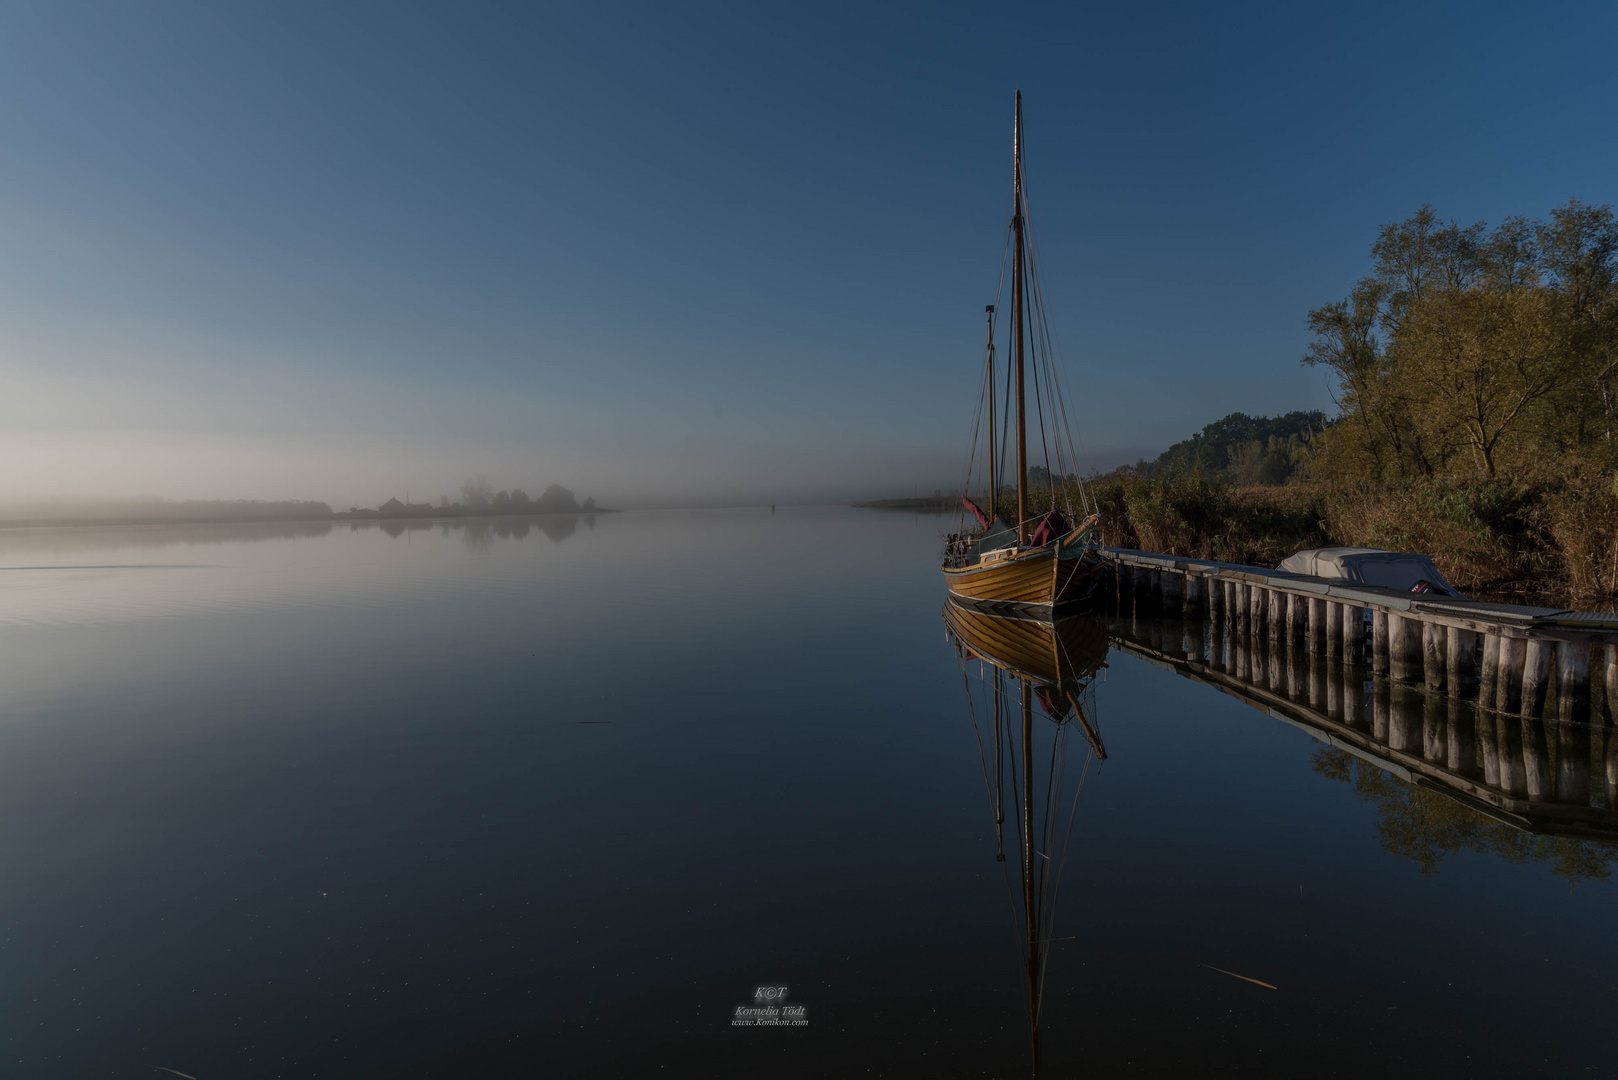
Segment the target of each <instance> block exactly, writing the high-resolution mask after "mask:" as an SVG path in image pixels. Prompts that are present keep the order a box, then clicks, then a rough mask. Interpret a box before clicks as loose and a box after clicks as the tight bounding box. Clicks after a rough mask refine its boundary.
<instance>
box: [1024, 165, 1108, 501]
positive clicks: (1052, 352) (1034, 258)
mask: <svg viewBox="0 0 1618 1080" xmlns="http://www.w3.org/2000/svg"><path fill="white" fill-rule="evenodd" d="M1022 195H1023V218H1024V221H1026V222H1030V223H1031V222H1032V217H1033V215H1032V212H1031V211H1030V208H1029V205H1028V185H1027V183H1026V182H1025V183H1024V184H1023V193H1022ZM1028 232H1029V233H1030V235H1029V236H1028V237H1027V241H1028V243H1027V247H1028V257H1029V260H1030V262H1031V263H1033V265H1034V266H1035V268H1036V270H1035V289H1036V290H1038V304H1039V311H1040V322H1041V326H1042V331H1043V336H1044V338H1045V341H1046V351H1047V354H1048V356H1049V366H1050V373H1051V379H1052V381H1053V383H1055V389H1056V405H1055V406H1054V408H1055V409H1058V410H1059V411H1060V416H1061V424H1062V429H1063V430H1064V431H1065V433H1066V435H1067V439H1068V456H1069V458H1070V464H1071V467H1072V471H1073V475H1074V480H1075V481H1076V484H1077V487H1078V490H1079V505H1080V507H1081V508H1082V509H1083V510H1084V511H1085V513H1086V515H1088V514H1090V513H1093V512H1094V510H1093V509H1092V506H1093V503H1092V501H1091V499H1090V493H1089V487H1088V485H1087V484H1086V483H1085V482H1084V479H1083V477H1081V476H1080V475H1079V473H1078V446H1077V444H1076V442H1075V441H1074V435H1073V425H1072V422H1071V420H1070V418H1069V416H1068V413H1067V397H1066V394H1065V392H1064V391H1063V389H1062V386H1061V383H1062V381H1063V380H1062V377H1061V372H1060V370H1059V368H1060V366H1061V364H1060V360H1059V358H1058V356H1057V349H1056V341H1055V336H1054V335H1053V334H1051V332H1050V325H1049V322H1048V321H1047V319H1046V316H1045V303H1044V300H1045V298H1044V294H1043V291H1042V290H1039V285H1038V271H1037V267H1038V263H1039V252H1038V249H1037V248H1036V247H1035V246H1034V243H1033V238H1032V235H1031V233H1032V229H1031V228H1030V229H1029V230H1028ZM1070 512H1071V508H1070Z"/></svg>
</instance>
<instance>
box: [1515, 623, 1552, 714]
mask: <svg viewBox="0 0 1618 1080" xmlns="http://www.w3.org/2000/svg"><path fill="white" fill-rule="evenodd" d="M1554 656H1555V646H1554V645H1553V644H1552V643H1551V642H1548V641H1540V640H1539V639H1538V638H1534V639H1532V640H1530V641H1529V642H1527V644H1526V646H1525V648H1524V658H1523V673H1522V714H1523V715H1524V716H1544V715H1545V691H1547V690H1549V689H1550V685H1551V661H1552V659H1553V658H1554Z"/></svg>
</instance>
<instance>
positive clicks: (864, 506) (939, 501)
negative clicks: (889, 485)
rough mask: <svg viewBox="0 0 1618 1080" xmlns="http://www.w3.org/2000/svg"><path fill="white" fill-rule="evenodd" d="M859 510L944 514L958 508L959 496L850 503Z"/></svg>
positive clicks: (928, 496)
mask: <svg viewBox="0 0 1618 1080" xmlns="http://www.w3.org/2000/svg"><path fill="white" fill-rule="evenodd" d="M849 505H850V506H853V507H854V508H856V509H859V510H927V511H931V512H933V513H946V512H948V511H950V510H955V509H958V508H960V505H961V497H960V496H959V495H940V496H932V495H926V496H922V497H920V498H914V499H871V500H869V501H867V502H857V503H850V504H849Z"/></svg>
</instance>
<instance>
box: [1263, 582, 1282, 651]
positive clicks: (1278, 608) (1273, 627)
mask: <svg viewBox="0 0 1618 1080" xmlns="http://www.w3.org/2000/svg"><path fill="white" fill-rule="evenodd" d="M1264 591H1265V592H1267V593H1269V594H1270V595H1269V596H1268V597H1267V600H1268V607H1269V615H1268V617H1267V619H1266V621H1267V622H1268V624H1269V625H1268V629H1269V631H1270V640H1271V641H1280V640H1281V639H1282V638H1283V637H1284V636H1285V634H1286V625H1287V616H1286V610H1285V609H1284V608H1283V607H1282V604H1283V603H1284V602H1285V600H1286V594H1285V593H1283V592H1282V591H1281V590H1280V589H1266V590H1264Z"/></svg>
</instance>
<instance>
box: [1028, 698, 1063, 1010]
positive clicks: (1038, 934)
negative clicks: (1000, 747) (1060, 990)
mask: <svg viewBox="0 0 1618 1080" xmlns="http://www.w3.org/2000/svg"><path fill="white" fill-rule="evenodd" d="M1066 734H1067V731H1066V725H1064V724H1058V725H1057V729H1056V732H1055V733H1054V734H1053V736H1052V742H1051V765H1052V768H1053V770H1054V769H1055V768H1056V766H1057V762H1058V761H1060V762H1061V771H1060V772H1059V773H1057V775H1059V776H1062V775H1066V772H1067V738H1066ZM1058 788H1059V785H1057V784H1054V783H1053V784H1051V785H1050V786H1049V787H1048V788H1047V789H1046V798H1045V817H1046V825H1045V827H1044V828H1043V830H1042V834H1043V835H1044V837H1045V847H1046V850H1045V852H1044V862H1043V863H1042V864H1041V866H1040V869H1041V871H1043V873H1042V874H1041V876H1040V887H1039V910H1038V924H1037V927H1036V930H1035V940H1036V941H1037V942H1038V945H1037V950H1038V959H1039V967H1040V978H1039V984H1038V986H1037V988H1036V989H1035V991H1034V994H1035V1000H1036V1001H1037V1002H1039V1003H1041V1004H1042V1003H1043V1002H1044V998H1045V973H1046V972H1047V971H1048V970H1049V965H1048V961H1049V959H1050V945H1051V936H1052V934H1051V932H1052V930H1053V928H1054V926H1055V922H1056V906H1055V888H1054V886H1053V885H1052V878H1051V877H1050V875H1051V874H1052V873H1054V872H1055V860H1053V859H1051V857H1050V847H1051V840H1052V834H1051V831H1050V826H1049V820H1050V809H1051V806H1052V805H1053V804H1054V803H1057V800H1059V799H1060V795H1059V792H1058ZM1057 883H1058V884H1059V881H1058V882H1057Z"/></svg>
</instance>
